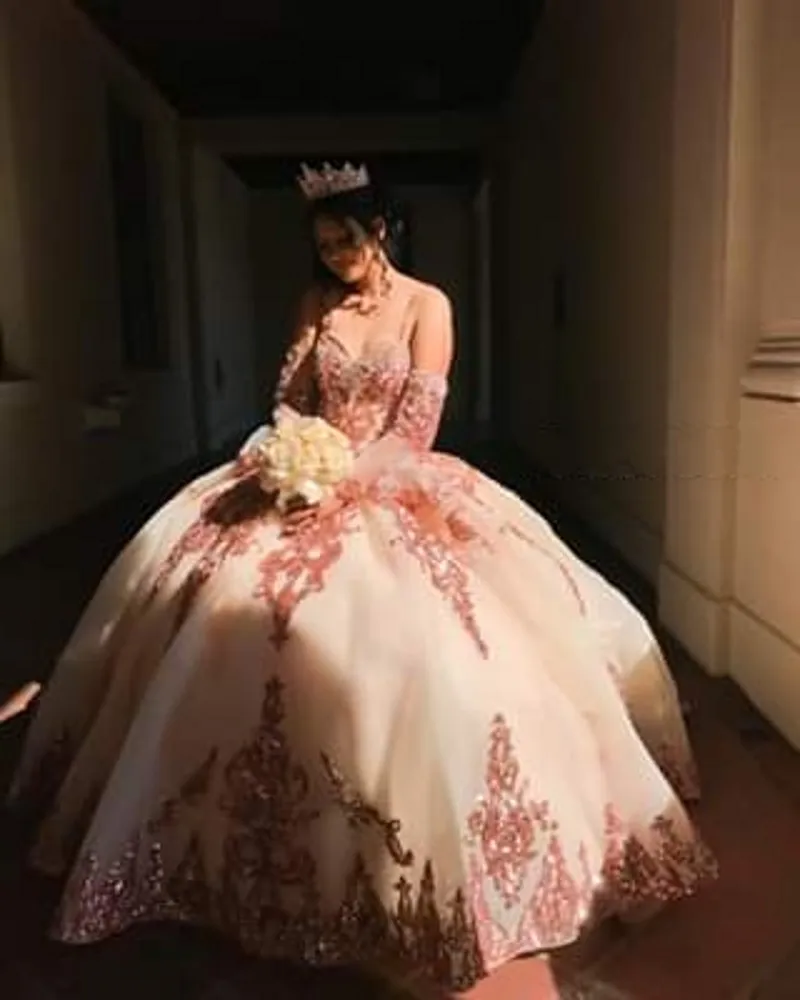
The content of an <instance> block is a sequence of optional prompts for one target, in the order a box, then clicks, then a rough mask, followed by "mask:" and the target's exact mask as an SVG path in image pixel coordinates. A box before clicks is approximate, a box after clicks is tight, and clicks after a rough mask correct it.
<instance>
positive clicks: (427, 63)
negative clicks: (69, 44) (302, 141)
mask: <svg viewBox="0 0 800 1000" xmlns="http://www.w3.org/2000/svg"><path fill="white" fill-rule="evenodd" d="M75 2H76V3H77V4H78V6H80V7H82V8H83V9H84V10H85V11H86V12H87V13H88V14H89V15H90V16H91V17H92V18H93V19H94V21H95V22H96V23H97V25H98V26H99V27H100V28H101V30H102V31H103V32H104V33H105V34H106V35H108V36H109V37H110V38H111V39H112V40H113V41H114V42H115V43H116V44H118V45H119V46H120V47H121V48H122V49H123V50H124V51H125V52H126V53H127V55H128V57H129V58H130V59H131V60H132V61H133V62H134V64H135V65H137V66H138V68H139V69H140V70H141V71H142V72H143V73H144V74H145V75H146V76H147V77H148V78H149V79H150V80H151V81H152V82H153V83H155V84H156V86H157V87H158V88H159V89H160V90H161V91H162V93H163V94H164V95H165V96H166V97H167V99H168V100H169V101H170V102H171V103H172V104H173V105H174V106H175V107H176V108H177V109H178V110H179V111H180V112H181V113H182V114H183V115H185V116H190V117H195V118H199V117H204V118H221V117H229V116H230V117H232V116H258V115H275V114H292V115H300V114H348V113H350V114H357V113H372V114H375V113H377V114H399V113H407V112H425V111H449V110H458V111H468V110H482V109H486V108H490V107H493V106H495V105H497V104H498V103H499V102H500V101H502V99H503V97H504V95H505V93H506V91H507V88H508V85H509V83H510V80H511V77H512V75H513V72H514V69H515V67H516V64H517V61H518V58H519V56H520V54H521V51H522V48H523V46H524V44H525V42H526V41H527V39H528V38H529V36H530V33H531V30H532V27H533V24H534V23H535V20H536V16H537V15H538V11H539V8H540V7H541V5H542V2H543V0H496V2H495V3H482V4H475V5H472V6H471V5H469V4H466V3H463V0H462V2H457V0H399V2H395V3H381V2H378V0H373V2H365V0H348V2H346V3H331V2H330V0H328V2H325V3H323V2H321V0H75Z"/></svg>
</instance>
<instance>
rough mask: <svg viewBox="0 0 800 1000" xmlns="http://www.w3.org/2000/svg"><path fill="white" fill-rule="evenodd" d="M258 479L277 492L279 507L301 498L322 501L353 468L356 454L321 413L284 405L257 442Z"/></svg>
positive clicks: (287, 507) (306, 501) (266, 487)
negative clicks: (313, 414) (296, 410)
mask: <svg viewBox="0 0 800 1000" xmlns="http://www.w3.org/2000/svg"><path fill="white" fill-rule="evenodd" d="M254 450H255V453H256V458H257V464H258V470H259V481H260V483H261V488H262V489H263V490H264V491H265V492H267V493H274V494H276V505H277V508H278V510H279V511H281V512H282V513H284V512H286V511H287V510H288V509H289V508H290V506H291V505H292V504H293V503H297V502H298V501H299V502H301V503H304V504H308V505H313V504H318V503H321V502H322V501H323V500H325V499H326V498H327V497H328V496H329V495H330V494H331V492H332V491H333V489H334V488H335V487H336V486H337V485H338V484H339V483H340V482H342V480H344V479H346V478H347V476H348V474H349V473H350V471H351V469H352V467H353V462H354V455H353V450H352V447H351V445H350V439H349V438H348V437H347V435H346V434H343V433H342V432H341V431H339V430H337V429H336V428H335V427H333V426H331V424H329V423H328V422H327V421H326V420H323V419H322V418H321V417H304V416H300V415H298V414H296V413H294V412H293V411H291V410H282V411H281V412H280V413H279V414H278V416H277V418H276V421H275V425H274V426H273V427H270V428H269V429H268V430H267V431H266V433H265V434H264V435H263V437H262V438H261V440H260V441H259V442H258V444H256V445H255V448H254Z"/></svg>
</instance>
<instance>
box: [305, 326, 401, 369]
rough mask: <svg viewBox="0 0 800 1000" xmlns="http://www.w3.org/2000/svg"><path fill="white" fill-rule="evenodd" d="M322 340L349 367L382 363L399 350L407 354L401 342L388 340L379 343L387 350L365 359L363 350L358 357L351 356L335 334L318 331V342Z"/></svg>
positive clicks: (350, 352) (327, 331)
mask: <svg viewBox="0 0 800 1000" xmlns="http://www.w3.org/2000/svg"><path fill="white" fill-rule="evenodd" d="M323 339H325V340H327V341H328V342H329V343H331V344H333V346H334V347H335V348H336V349H337V350H338V351H339V353H340V354H341V355H343V356H344V358H345V359H346V360H347V362H348V363H349V364H351V365H374V364H377V363H380V362H382V361H385V360H386V357H387V356H391V355H392V354H397V353H399V352H400V351H401V350H402V351H404V353H406V354H407V353H408V351H407V348H406V345H405V344H404V343H402V341H395V342H392V341H389V340H384V341H382V342H381V343H383V344H385V345H386V347H387V348H388V350H387V351H385V352H383V353H382V354H380V355H375V356H373V357H367V356H366V352H365V351H363V350H362V353H361V354H360V355H355V354H353V353H352V351H350V350H349V349H348V348H347V347H346V346H345V345H344V343H342V341H341V340H340V339H339V338H338V337H337V336H336V334H335V333H332V332H331V331H330V330H321V331H320V340H323Z"/></svg>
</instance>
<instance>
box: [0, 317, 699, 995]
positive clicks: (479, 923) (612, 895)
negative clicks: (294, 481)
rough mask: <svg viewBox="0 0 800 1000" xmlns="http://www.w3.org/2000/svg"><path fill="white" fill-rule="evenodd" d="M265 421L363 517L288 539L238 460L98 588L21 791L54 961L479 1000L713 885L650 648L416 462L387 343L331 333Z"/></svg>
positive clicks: (427, 463)
mask: <svg viewBox="0 0 800 1000" xmlns="http://www.w3.org/2000/svg"><path fill="white" fill-rule="evenodd" d="M302 373H304V374H303V375H302V377H301V374H302ZM312 391H313V396H314V399H313V402H312V401H310V396H309V393H310V392H312ZM278 396H279V402H282V403H284V404H286V403H291V404H292V405H293V406H294V407H295V408H299V409H303V408H305V409H306V410H308V408H309V407H313V408H314V409H315V411H316V412H317V413H319V414H320V415H321V416H323V417H324V418H325V419H326V420H328V421H329V422H330V423H331V424H333V425H335V426H336V427H338V428H339V429H340V430H342V431H345V432H346V433H347V434H348V435H349V437H350V439H351V441H352V443H353V446H354V448H355V449H356V451H357V453H358V455H359V458H358V460H357V464H356V473H355V474H354V476H355V478H354V482H353V489H352V490H351V491H350V492H349V495H348V496H349V499H348V500H347V502H346V503H344V505H343V506H341V507H340V508H338V509H336V510H334V511H332V512H329V513H328V514H327V516H321V517H319V518H317V519H314V520H312V521H310V522H309V523H307V524H305V525H304V526H303V527H302V528H301V529H300V530H299V531H298V533H297V534H295V535H291V536H288V537H287V536H285V535H283V536H282V535H281V525H280V520H279V517H278V515H277V514H276V513H275V511H274V509H272V508H271V505H270V502H269V500H268V499H267V498H266V497H265V495H264V494H263V493H262V492H261V491H260V489H259V487H258V483H257V476H256V474H255V473H254V471H253V465H252V462H251V461H250V460H249V458H248V453H247V452H246V451H243V453H242V455H240V457H239V458H238V459H237V461H235V462H233V463H231V464H228V465H225V466H224V467H222V468H219V469H217V470H215V471H214V472H212V473H210V474H209V475H206V476H204V477H202V478H200V479H198V480H197V481H195V482H193V483H191V484H190V485H188V486H187V487H186V488H185V489H184V490H183V491H182V492H180V493H178V494H177V496H175V497H174V498H173V499H172V500H170V501H169V502H168V503H167V504H166V506H164V507H163V508H162V509H161V510H160V511H159V512H158V513H157V514H156V515H155V516H154V517H153V518H152V519H151V520H150V521H149V523H147V524H146V525H145V527H144V528H143V529H142V530H141V531H140V533H139V534H138V535H137V536H136V537H135V538H134V539H133V540H132V541H131V542H130V543H129V545H128V546H127V548H126V549H125V550H124V551H123V552H122V553H121V555H120V556H119V557H118V559H117V560H116V562H115V563H114V564H113V566H112V567H111V569H110V570H109V572H108V573H107V575H106V577H105V579H104V580H103V582H102V584H101V586H100V588H99V590H98V592H97V594H96V596H95V597H94V599H93V600H92V602H91V603H90V605H89V607H88V609H87V610H86V612H85V614H84V616H83V618H82V620H81V621H80V623H79V625H78V627H77V630H76V631H75V633H74V635H73V637H72V639H71V641H70V642H69V644H68V646H67V648H66V650H65V652H64V654H63V657H62V659H61V660H60V662H59V664H58V667H57V670H56V672H55V675H54V678H53V680H52V682H51V683H50V685H49V689H48V690H47V692H46V693H45V696H44V699H43V702H42V704H41V706H40V709H39V711H38V714H37V716H36V718H35V720H34V723H33V725H32V728H31V731H30V734H29V737H28V741H27V746H26V749H25V752H24V755H23V759H22V763H21V765H20V769H19V771H18V774H17V776H16V780H15V783H14V787H13V789H12V797H14V798H16V799H17V800H18V801H19V802H20V804H21V803H22V802H24V801H26V800H28V801H30V802H33V801H34V800H36V801H38V802H39V804H40V806H41V803H43V802H44V801H45V796H48V797H49V805H48V807H47V809H46V811H44V812H42V813H41V814H40V815H41V816H42V817H43V818H42V819H41V820H40V824H39V827H38V834H37V837H36V842H35V847H34V861H35V863H36V864H37V865H38V866H40V867H41V868H43V869H45V870H47V871H48V872H51V873H63V874H65V875H66V876H67V878H66V884H65V889H64V894H63V897H62V901H61V905H60V909H59V913H58V916H57V919H56V926H55V933H56V936H57V937H59V938H60V939H62V940H64V941H67V942H74V943H78V942H90V941H95V940H97V939H101V938H103V937H106V936H107V935H110V934H113V933H116V932H119V931H122V930H123V929H125V928H126V927H128V926H130V925H132V924H134V923H136V922H139V921H145V920H163V919H167V920H178V921H186V922H191V923H195V924H202V925H206V926H211V927H215V928H218V929H220V930H222V931H224V932H226V933H227V934H229V935H233V936H234V937H235V938H237V939H238V940H239V941H240V942H241V943H242V944H243V945H244V947H245V948H247V949H248V950H250V951H253V952H256V953H258V954H260V955H263V956H267V957H269V956H275V957H283V958H290V959H298V960H301V961H306V962H312V963H339V962H351V961H352V962H361V961H368V962H373V961H375V962H384V961H385V962H390V963H394V964H395V965H398V964H403V963H405V964H407V965H409V966H413V967H415V968H416V969H422V970H424V971H426V972H427V973H429V974H430V975H431V976H433V977H434V978H435V979H436V980H438V981H439V982H440V983H442V984H445V985H447V986H449V987H454V988H465V987H468V986H469V985H470V984H472V983H473V982H475V981H476V980H478V979H479V978H481V977H482V976H483V975H486V974H487V973H488V972H489V971H491V970H492V969H493V968H495V967H497V966H498V965H500V964H501V963H503V962H505V961H507V960H509V959H511V958H513V957H514V956H516V955H519V954H521V953H526V952H534V951H539V950H543V949H553V948H557V947H558V946H561V945H566V944H568V943H569V942H571V941H573V940H574V939H575V938H576V937H577V936H578V935H579V933H580V932H581V929H582V928H583V927H584V925H585V923H586V922H587V920H588V919H589V918H590V917H592V918H594V917H596V915H597V914H598V913H600V914H608V913H614V912H616V913H621V912H622V913H624V912H625V911H627V910H630V909H635V908H638V907H640V906H641V905H642V904H649V903H651V902H654V901H655V902H660V901H668V900H672V899H676V898H679V897H681V896H684V895H686V894H689V893H691V892H693V891H694V890H695V889H696V887H697V886H698V884H699V883H700V882H701V881H703V880H704V879H705V878H706V877H708V876H712V875H713V874H714V861H713V859H712V857H711V856H710V854H709V852H708V851H707V849H706V848H705V847H704V845H703V844H702V842H701V840H700V839H699V838H698V836H697V834H696V833H695V832H694V830H693V828H692V826H691V823H690V821H689V819H688V818H687V815H686V813H685V812H684V809H683V807H682V805H681V804H680V801H679V795H680V796H682V797H685V796H689V797H691V795H692V794H693V793H694V791H695V783H694V770H693V764H692V758H691V752H690V749H689V745H688V741H687V738H686V733H685V730H684V726H683V720H682V717H681V712H680V708H679V704H678V701H677V697H676V692H675V688H674V686H673V683H672V680H671V678H670V676H669V674H668V673H667V670H666V668H665V666H664V664H663V661H662V658H661V655H660V652H659V649H658V647H657V645H656V642H655V640H654V638H653V636H652V634H651V632H650V631H649V629H648V627H647V625H646V624H645V622H644V621H643V619H642V618H641V617H640V616H639V614H638V613H637V612H636V611H635V610H634V609H633V608H632V607H631V606H630V605H629V604H628V603H627V602H626V600H625V599H624V598H623V597H622V596H621V595H620V594H618V593H617V592H616V591H615V590H613V589H612V588H611V587H610V586H609V585H608V584H607V583H605V582H604V580H603V579H602V578H601V577H599V576H598V575H597V574H596V573H594V572H593V571H592V570H591V569H589V568H588V567H587V566H585V565H584V564H583V563H582V562H580V561H579V559H578V558H576V556H575V555H574V554H573V553H572V552H570V551H569V550H568V549H567V548H566V547H565V545H564V544H563V543H562V542H561V541H560V540H559V539H558V538H557V537H556V536H555V535H554V533H553V531H552V530H551V529H550V527H549V526H548V524H547V523H546V522H545V521H544V520H542V518H540V517H539V516H538V515H537V514H536V513H535V512H534V511H533V510H531V509H530V508H529V507H527V506H526V505H525V504H524V503H522V502H521V501H520V500H519V499H518V498H517V497H516V496H515V495H513V494H512V493H510V492H509V491H507V490H505V489H504V488H503V487H501V486H499V485H498V484H497V483H495V482H493V481H492V480H490V479H488V478H486V477H485V476H484V475H482V474H481V473H480V472H479V471H477V470H476V469H474V468H472V467H470V466H468V465H466V464H464V463H463V462H462V461H460V460H459V459H457V458H454V457H450V456H448V455H444V454H438V453H436V452H434V451H432V450H431V446H432V444H433V441H434V438H435V435H436V431H437V426H438V423H439V419H440V415H441V411H442V408H443V403H444V400H445V396H446V380H445V379H444V378H442V377H441V376H434V375H431V374H429V373H425V372H422V371H418V370H414V369H413V367H412V365H411V361H410V353H409V348H408V345H407V343H405V342H404V341H403V340H401V339H399V338H395V339H392V338H391V337H389V338H386V339H384V340H382V341H380V342H379V343H378V344H376V345H373V347H372V349H371V350H370V352H369V354H367V355H366V356H364V357H360V358H354V357H352V356H351V355H350V354H348V352H347V351H346V350H345V348H344V346H343V345H342V344H341V343H340V342H339V341H337V339H336V338H335V334H334V333H333V332H332V331H331V330H330V329H324V328H323V329H321V330H320V332H319V333H318V335H317V337H316V340H315V342H314V344H313V346H312V347H311V348H310V350H308V351H307V352H306V353H305V354H303V352H302V351H301V350H300V349H299V348H298V347H296V348H294V349H292V350H291V351H290V353H289V355H288V358H287V361H286V364H285V366H284V370H283V374H282V376H281V379H280V383H279V391H278Z"/></svg>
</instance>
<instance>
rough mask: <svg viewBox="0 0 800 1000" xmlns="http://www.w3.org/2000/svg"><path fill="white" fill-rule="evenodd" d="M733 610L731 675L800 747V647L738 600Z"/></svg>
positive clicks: (797, 746) (790, 739)
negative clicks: (799, 709)
mask: <svg viewBox="0 0 800 1000" xmlns="http://www.w3.org/2000/svg"><path fill="white" fill-rule="evenodd" d="M729 614H730V619H729V621H730V624H729V628H730V676H731V678H732V679H733V680H734V681H735V682H736V684H737V685H738V686H739V687H740V688H741V689H742V691H744V693H745V695H746V696H747V697H748V698H749V699H750V701H752V702H753V704H754V705H755V706H756V707H757V708H758V710H759V711H760V712H761V713H762V714H763V715H764V716H765V717H766V718H767V719H769V721H770V722H771V723H772V725H773V726H775V728H776V729H777V730H778V731H779V732H780V733H781V734H782V735H783V736H784V737H785V739H787V740H788V741H789V742H790V743H791V744H792V746H794V747H795V748H797V749H800V713H798V711H797V706H798V705H800V649H798V647H797V646H795V645H794V644H793V643H792V642H790V640H789V639H788V638H786V637H785V636H782V635H781V634H780V633H778V632H776V631H775V629H773V628H770V627H769V626H768V625H766V624H765V623H764V622H762V621H760V620H759V619H758V618H757V617H755V616H754V615H752V614H751V613H750V612H749V611H748V610H747V608H745V607H743V606H742V605H740V604H738V603H735V604H732V605H731V607H730V612H729Z"/></svg>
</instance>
